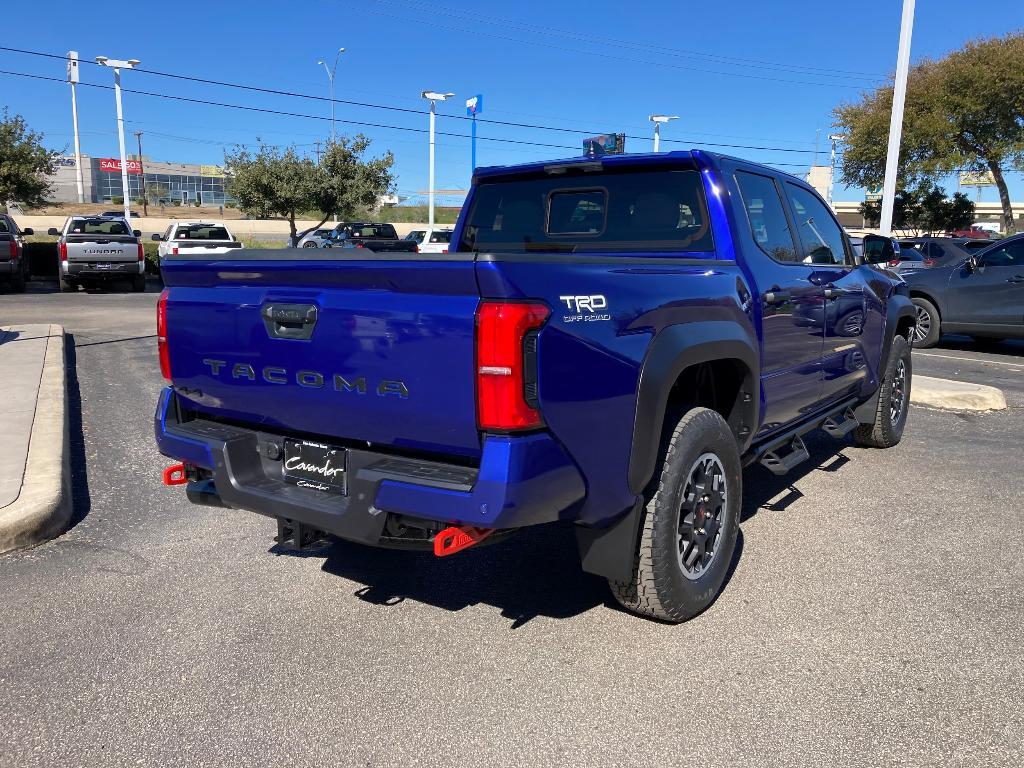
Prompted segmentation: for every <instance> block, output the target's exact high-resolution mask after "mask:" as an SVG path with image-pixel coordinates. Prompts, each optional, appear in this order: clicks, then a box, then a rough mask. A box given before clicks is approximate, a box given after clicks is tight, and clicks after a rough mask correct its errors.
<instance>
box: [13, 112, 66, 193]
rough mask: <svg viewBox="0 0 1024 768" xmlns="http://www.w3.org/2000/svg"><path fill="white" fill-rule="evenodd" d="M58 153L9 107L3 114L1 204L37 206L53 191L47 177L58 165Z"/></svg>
mask: <svg viewBox="0 0 1024 768" xmlns="http://www.w3.org/2000/svg"><path fill="white" fill-rule="evenodd" d="M58 154H59V153H58V152H52V151H50V150H48V149H45V148H44V147H43V135H42V134H41V133H36V132H35V131H31V130H29V128H28V126H27V125H26V124H25V120H24V118H22V117H21V115H14V116H11V115H9V114H8V112H7V109H6V107H5V108H4V111H3V116H2V117H0V207H3V208H4V209H5V210H6V206H7V203H21V204H22V205H25V206H28V207H36V206H40V205H43V204H45V203H46V199H47V198H48V197H49V196H50V193H51V192H53V185H52V184H51V182H50V179H49V178H48V177H50V176H52V175H53V173H54V171H55V170H56V168H57V165H56V160H57V156H58Z"/></svg>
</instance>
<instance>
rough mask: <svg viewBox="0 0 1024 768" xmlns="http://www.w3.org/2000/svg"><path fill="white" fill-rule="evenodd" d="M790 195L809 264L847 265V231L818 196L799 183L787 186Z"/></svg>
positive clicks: (798, 232) (797, 228)
mask: <svg viewBox="0 0 1024 768" xmlns="http://www.w3.org/2000/svg"><path fill="white" fill-rule="evenodd" d="M786 194H787V195H788V196H789V202H790V203H791V204H792V206H793V214H794V216H795V217H796V231H797V234H798V235H799V236H800V241H801V242H802V243H803V246H804V254H805V255H804V262H805V263H808V264H845V263H846V246H845V245H844V242H843V231H842V230H841V229H840V228H839V225H838V224H837V223H836V220H835V219H834V218H832V213H831V211H829V209H828V206H826V205H825V203H823V202H822V201H821V200H819V199H818V197H817V196H816V195H814V194H813V193H811V192H808V191H807V190H806V189H804V188H803V187H798V186H796V185H795V184H786Z"/></svg>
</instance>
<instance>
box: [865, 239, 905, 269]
mask: <svg viewBox="0 0 1024 768" xmlns="http://www.w3.org/2000/svg"><path fill="white" fill-rule="evenodd" d="M861 248H862V249H863V252H864V261H865V262H867V263H868V264H887V263H888V262H890V261H896V260H897V259H899V256H900V244H899V243H897V242H896V241H895V240H893V239H892V238H890V237H882V236H881V235H864V242H863V244H862V245H861Z"/></svg>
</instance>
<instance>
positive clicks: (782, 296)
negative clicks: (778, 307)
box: [764, 287, 789, 304]
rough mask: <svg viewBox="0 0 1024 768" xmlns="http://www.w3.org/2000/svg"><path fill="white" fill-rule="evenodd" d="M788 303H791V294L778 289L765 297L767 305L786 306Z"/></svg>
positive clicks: (775, 288)
mask: <svg viewBox="0 0 1024 768" xmlns="http://www.w3.org/2000/svg"><path fill="white" fill-rule="evenodd" d="M787 301H789V294H788V293H786V292H785V291H782V290H779V288H777V287H774V289H773V290H771V291H768V292H767V293H766V294H765V295H764V303H765V304H784V303H785V302H787Z"/></svg>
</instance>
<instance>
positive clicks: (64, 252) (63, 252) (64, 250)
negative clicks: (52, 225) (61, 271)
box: [57, 243, 68, 261]
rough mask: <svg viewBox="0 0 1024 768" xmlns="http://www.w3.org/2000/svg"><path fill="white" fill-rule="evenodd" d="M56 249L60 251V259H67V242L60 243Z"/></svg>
mask: <svg viewBox="0 0 1024 768" xmlns="http://www.w3.org/2000/svg"><path fill="white" fill-rule="evenodd" d="M57 250H58V252H59V253H60V260H61V261H67V260H68V244H67V243H61V244H60V245H58V246H57Z"/></svg>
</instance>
